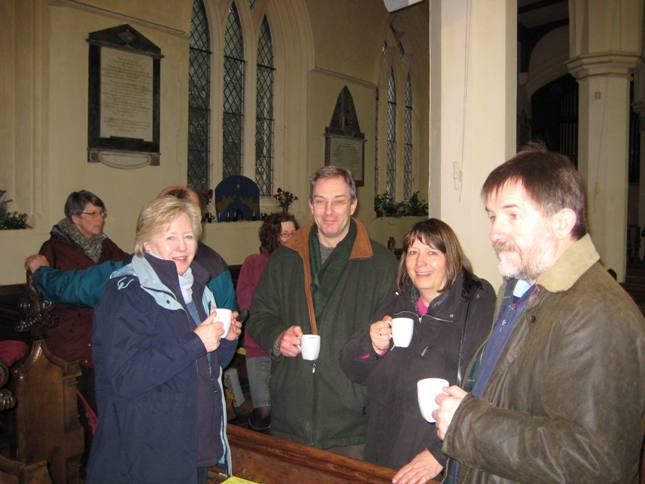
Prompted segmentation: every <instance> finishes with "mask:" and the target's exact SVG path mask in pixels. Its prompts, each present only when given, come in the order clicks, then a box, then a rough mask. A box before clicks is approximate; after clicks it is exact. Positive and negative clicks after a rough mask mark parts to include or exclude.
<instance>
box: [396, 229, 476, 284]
mask: <svg viewBox="0 0 645 484" xmlns="http://www.w3.org/2000/svg"><path fill="white" fill-rule="evenodd" d="M416 240H418V241H419V242H423V243H424V244H426V245H429V246H431V247H434V248H435V249H437V250H438V251H440V252H441V253H442V254H443V255H445V256H446V285H445V286H444V287H442V288H441V289H440V290H439V291H440V292H443V291H445V290H447V289H450V288H451V287H452V285H453V284H454V283H455V281H456V280H457V277H459V274H461V271H462V269H463V268H464V266H466V269H469V267H468V266H469V263H468V262H467V260H466V256H465V255H464V251H463V250H462V248H461V244H460V243H459V239H458V238H457V235H456V234H455V232H454V231H453V230H452V229H451V228H450V225H448V224H447V223H445V222H443V221H441V220H439V219H437V218H431V219H428V220H423V221H421V222H417V223H416V224H414V225H413V226H412V228H411V229H410V231H409V232H408V233H407V234H405V237H403V253H402V254H401V260H400V261H399V269H398V272H397V276H396V288H397V290H399V291H401V290H402V289H403V288H404V287H405V285H406V284H407V283H408V282H411V281H410V276H409V275H408V270H407V268H406V266H405V260H406V259H407V256H408V250H409V249H410V247H411V246H412V245H413V244H414V242H415V241H416Z"/></svg>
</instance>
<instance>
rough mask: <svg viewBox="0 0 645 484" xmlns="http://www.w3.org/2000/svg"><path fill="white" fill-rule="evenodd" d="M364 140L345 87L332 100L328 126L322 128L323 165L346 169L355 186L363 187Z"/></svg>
mask: <svg viewBox="0 0 645 484" xmlns="http://www.w3.org/2000/svg"><path fill="white" fill-rule="evenodd" d="M366 141H367V140H366V139H365V134H364V133H361V127H360V126H359V125H358V117H357V116H356V109H354V99H352V95H351V93H350V92H349V89H347V86H345V87H343V89H342V90H341V91H340V94H339V95H338V99H337V100H336V107H335V108H334V114H333V116H332V118H331V123H330V124H329V126H328V127H327V128H325V165H336V166H342V167H343V168H347V169H348V170H349V171H351V172H352V175H353V177H354V180H355V181H356V186H359V187H360V186H363V182H364V180H363V178H364V172H365V142H366Z"/></svg>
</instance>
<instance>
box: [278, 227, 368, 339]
mask: <svg viewBox="0 0 645 484" xmlns="http://www.w3.org/2000/svg"><path fill="white" fill-rule="evenodd" d="M352 220H353V221H354V223H355V224H356V237H355V238H354V246H353V247H352V251H351V253H350V254H349V260H352V259H367V258H369V257H372V255H373V254H374V251H373V250H372V243H371V242H370V236H369V234H368V233H367V229H366V228H365V226H364V225H363V224H362V223H361V222H359V221H358V220H357V219H355V218H352ZM313 226H314V221H313V220H312V221H311V222H309V223H308V224H307V225H305V226H304V227H302V228H301V229H300V230H297V231H296V233H295V234H294V236H293V237H291V238H290V239H289V240H287V242H286V243H285V244H284V247H287V248H289V249H291V250H294V251H295V252H296V253H297V254H298V255H299V256H300V258H301V259H302V268H303V271H304V282H305V300H306V302H307V312H308V313H309V323H310V325H311V328H312V331H313V332H314V334H317V332H318V323H317V321H316V312H315V311H314V298H313V294H312V292H311V284H312V281H313V276H312V274H311V263H310V261H309V233H310V232H311V229H312V227H313ZM279 250H281V249H279Z"/></svg>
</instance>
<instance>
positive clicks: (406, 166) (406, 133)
mask: <svg viewBox="0 0 645 484" xmlns="http://www.w3.org/2000/svg"><path fill="white" fill-rule="evenodd" d="M403 122H404V127H403V138H404V142H405V145H404V150H403V153H404V163H403V196H404V197H405V198H410V196H411V195H412V84H411V82H410V76H408V80H407V82H406V83H405V112H404V115H403Z"/></svg>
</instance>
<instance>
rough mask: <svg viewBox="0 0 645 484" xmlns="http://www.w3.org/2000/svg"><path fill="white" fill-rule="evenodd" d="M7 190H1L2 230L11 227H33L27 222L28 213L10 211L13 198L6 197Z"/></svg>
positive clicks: (0, 224)
mask: <svg viewBox="0 0 645 484" xmlns="http://www.w3.org/2000/svg"><path fill="white" fill-rule="evenodd" d="M6 194H7V191H6V190H0V230H10V229H28V228H31V227H30V226H29V224H28V223H27V214H26V213H18V212H10V211H9V210H8V206H9V203H11V202H12V201H13V200H11V199H5V195H6Z"/></svg>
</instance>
